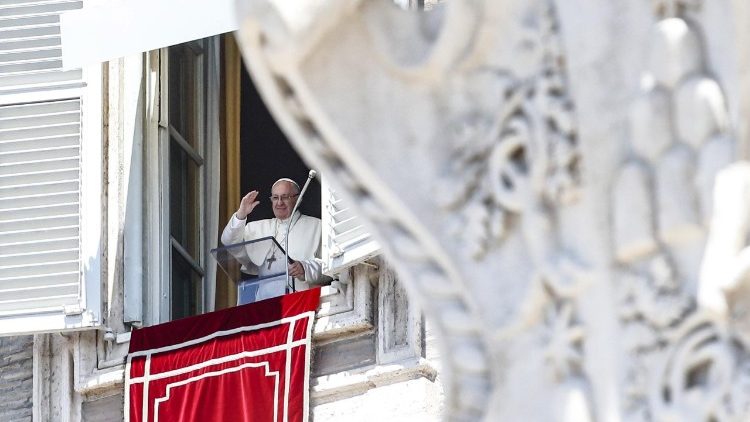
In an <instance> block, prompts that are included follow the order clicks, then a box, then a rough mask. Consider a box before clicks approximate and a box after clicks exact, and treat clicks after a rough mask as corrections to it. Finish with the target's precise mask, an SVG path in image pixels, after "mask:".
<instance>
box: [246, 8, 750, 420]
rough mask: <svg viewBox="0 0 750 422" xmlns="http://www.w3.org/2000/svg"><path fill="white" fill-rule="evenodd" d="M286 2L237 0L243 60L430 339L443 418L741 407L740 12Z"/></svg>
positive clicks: (746, 289) (744, 313) (676, 413)
mask: <svg viewBox="0 0 750 422" xmlns="http://www.w3.org/2000/svg"><path fill="white" fill-rule="evenodd" d="M293 3H294V5H292V2H285V1H282V0H255V1H252V0H241V1H240V2H239V6H238V11H239V16H240V18H241V19H240V24H241V30H240V41H241V46H242V50H243V54H244V56H245V60H246V63H247V65H248V67H249V69H250V70H251V73H252V76H253V78H254V79H255V81H256V84H257V85H258V87H259V90H260V91H261V94H262V95H263V97H264V99H265V101H266V103H267V104H268V105H269V108H270V109H271V110H272V112H273V113H274V115H275V117H276V119H277V120H278V121H279V122H280V124H281V126H282V127H283V129H284V130H285V131H286V133H287V134H288V136H289V138H290V140H291V141H292V143H293V144H294V145H295V147H296V148H297V149H298V151H299V152H300V154H301V155H302V156H303V158H304V159H305V160H306V161H308V162H309V164H310V165H311V166H313V167H315V168H317V169H319V170H320V171H321V173H322V174H323V175H324V177H326V178H327V179H328V180H329V181H330V183H331V184H332V185H334V186H335V187H336V188H337V191H340V192H341V193H342V194H343V195H344V196H345V197H347V198H348V199H349V200H350V201H352V203H353V204H354V205H355V208H356V210H357V211H358V214H359V216H360V217H361V218H363V220H364V221H365V222H366V224H367V225H368V227H369V229H370V230H371V231H372V232H373V234H374V235H375V236H376V237H377V238H378V239H379V241H380V243H381V244H382V245H383V247H384V250H385V254H386V257H387V259H388V261H389V262H390V263H391V264H392V265H393V267H394V268H395V269H396V271H397V272H398V274H399V279H400V280H402V281H403V282H404V285H405V287H406V289H407V292H408V293H409V294H410V295H411V297H413V298H414V299H416V300H417V301H418V302H419V305H420V307H421V309H423V310H424V312H425V314H426V316H427V318H428V319H429V320H430V321H431V324H433V327H434V328H435V329H436V330H437V331H438V332H439V338H440V341H441V345H442V348H443V352H442V353H441V355H442V356H443V359H444V362H443V365H442V373H441V377H442V379H443V382H444V383H445V388H446V395H445V400H446V404H445V411H446V415H445V416H446V418H447V419H448V420H477V419H484V420H493V421H494V420H566V421H594V420H626V421H657V420H658V421H687V420H695V421H714V420H715V421H725V420H726V421H729V420H744V419H747V418H748V417H750V407H748V406H750V399H748V397H750V395H748V388H749V387H750V378H749V377H750V359H748V351H749V350H750V349H748V347H750V336H748V335H747V334H746V332H747V329H746V328H747V327H748V326H750V316H748V312H750V306H748V303H750V302H749V301H748V299H747V293H750V282H749V281H748V277H747V274H748V268H750V266H748V264H747V262H750V261H747V258H746V257H745V255H747V254H746V250H745V248H746V246H747V245H746V242H747V235H748V234H750V233H748V228H749V225H750V217H749V215H750V214H748V213H747V212H737V211H736V210H735V211H733V210H734V209H735V208H733V207H738V208H737V209H740V210H746V209H747V200H748V199H750V197H749V196H748V192H750V191H749V190H748V187H750V172H748V171H747V170H746V168H742V167H737V168H734V169H735V170H734V172H729V173H724V172H725V171H727V169H729V168H730V167H729V166H730V165H731V163H732V162H734V161H736V160H738V159H739V155H738V153H737V151H738V150H744V149H746V148H741V146H742V144H740V145H738V144H739V143H740V142H741V141H742V138H741V136H742V135H744V136H746V135H747V129H745V126H746V123H742V122H745V121H746V120H747V117H745V116H746V115H747V110H748V107H747V106H748V105H749V104H745V102H743V100H742V99H741V96H740V95H739V94H738V93H737V91H738V90H739V89H741V88H743V87H744V85H743V83H744V82H743V79H742V78H740V77H739V76H738V75H740V74H741V73H742V69H745V68H747V65H748V58H747V57H745V56H744V55H742V54H740V52H739V50H735V49H734V48H735V47H733V46H732V45H727V44H726V43H725V41H727V40H732V41H735V43H736V45H737V46H738V45H742V43H741V42H740V41H745V38H746V37H747V34H745V33H744V32H742V31H741V30H737V31H736V32H731V31H732V28H744V27H746V26H747V25H746V23H747V22H748V19H747V18H746V17H747V16H750V13H748V11H747V10H746V8H745V7H743V6H741V5H740V3H741V2H737V1H728V0H722V1H717V2H711V3H708V2H706V3H705V4H704V2H702V1H698V0H643V1H635V2H626V3H622V2H587V1H585V0H574V1H566V2H553V1H551V0H533V1H521V0H498V1H490V0H465V1H464V0H462V1H458V0H455V1H450V2H444V3H442V4H439V5H437V6H436V7H435V8H433V10H432V11H430V12H424V13H409V12H406V11H403V10H401V9H399V8H398V7H396V6H395V5H393V4H392V2H387V1H349V0H346V1H344V0H328V1H320V2H302V3H298V2H293ZM733 25H734V26H733ZM736 48H738V47H736ZM727 93H730V94H727ZM741 112H744V113H745V114H744V115H741ZM717 174H722V175H724V176H720V177H719V179H722V178H724V179H725V180H727V182H726V184H725V185H726V186H728V187H725V188H724V190H723V191H719V190H717V194H716V196H714V191H715V188H716V187H717V186H718V185H717V184H716V183H715V180H717V177H716V175H717ZM722 186H724V185H722ZM738 186H739V187H738ZM722 192H723V193H722ZM731 198H735V200H734V201H732V200H731ZM717 216H728V217H727V218H728V219H729V220H721V221H719V220H717ZM738 232H739V234H738ZM707 240H708V243H707ZM706 245H708V246H706ZM540 404H543V405H540Z"/></svg>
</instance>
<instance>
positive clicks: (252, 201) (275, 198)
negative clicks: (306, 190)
mask: <svg viewBox="0 0 750 422" xmlns="http://www.w3.org/2000/svg"><path fill="white" fill-rule="evenodd" d="M299 192H300V188H299V185H298V184H297V183H296V182H294V181H293V180H291V179H287V178H282V179H279V180H277V181H276V182H275V183H274V184H273V186H271V205H272V208H273V214H274V216H275V218H269V219H265V220H257V221H251V222H250V223H247V224H246V222H247V216H248V215H249V214H250V213H251V212H252V211H253V209H255V207H256V206H257V205H258V204H259V203H260V201H258V200H257V198H258V191H256V190H254V191H251V192H250V193H248V194H247V195H245V196H244V197H243V198H242V200H241V201H240V206H239V208H238V209H237V212H235V213H234V215H233V216H232V218H231V219H230V220H229V222H228V223H227V226H226V227H225V228H224V231H223V232H222V234H221V242H222V243H223V244H224V245H231V244H235V243H241V242H245V241H249V240H254V239H259V238H262V237H267V236H273V237H274V238H276V240H277V241H278V243H279V244H280V245H281V246H282V247H284V245H286V235H287V229H288V228H289V246H288V247H289V258H290V260H291V261H292V262H291V263H289V264H288V266H289V276H290V277H293V278H294V284H295V288H296V290H305V289H308V288H309V287H310V284H319V283H323V282H325V281H327V280H329V278H328V277H326V276H324V275H323V274H322V271H321V268H322V261H321V260H320V259H319V258H320V249H321V245H320V238H321V226H320V219H319V218H315V217H310V216H307V215H303V214H301V213H300V212H299V211H296V212H295V213H294V215H291V213H292V210H293V209H294V205H295V204H296V202H297V198H298V196H299ZM290 225H291V227H290ZM272 243H273V242H259V243H251V244H249V245H246V246H244V247H243V250H238V251H234V252H232V254H233V255H234V256H235V257H236V258H237V259H238V260H239V261H240V262H241V263H242V264H243V266H242V267H243V268H242V270H243V272H246V273H250V274H257V275H258V276H260V277H263V276H266V275H270V274H278V273H282V272H285V271H286V268H284V266H283V264H284V260H285V257H284V252H283V251H281V250H279V249H278V247H277V246H276V245H275V244H272ZM269 244H271V245H270V246H269ZM276 295H277V293H272V292H263V286H262V285H261V287H260V290H259V291H258V297H257V299H263V298H266V297H272V296H276Z"/></svg>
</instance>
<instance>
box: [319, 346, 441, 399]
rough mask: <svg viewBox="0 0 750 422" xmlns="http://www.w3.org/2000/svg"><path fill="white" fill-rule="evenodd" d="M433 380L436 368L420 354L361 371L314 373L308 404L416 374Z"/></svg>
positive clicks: (357, 393)
mask: <svg viewBox="0 0 750 422" xmlns="http://www.w3.org/2000/svg"><path fill="white" fill-rule="evenodd" d="M420 377H422V378H427V379H428V380H430V381H435V378H436V377H437V370H436V369H435V368H434V366H433V365H432V364H431V363H430V362H429V361H427V360H426V359H424V358H419V359H414V358H412V359H405V360H402V361H399V362H394V363H390V364H387V365H377V366H372V367H370V368H367V369H364V370H362V371H361V372H355V371H344V372H340V373H337V374H332V375H325V376H321V377H317V378H315V379H313V380H312V382H311V391H312V394H311V399H312V405H313V406H317V405H322V404H325V403H330V402H333V401H337V400H343V399H346V398H349V397H354V396H357V395H360V394H364V393H366V392H367V391H369V390H371V389H373V388H377V387H383V386H387V385H391V384H395V383H399V382H404V381H409V380H413V379H417V378H420Z"/></svg>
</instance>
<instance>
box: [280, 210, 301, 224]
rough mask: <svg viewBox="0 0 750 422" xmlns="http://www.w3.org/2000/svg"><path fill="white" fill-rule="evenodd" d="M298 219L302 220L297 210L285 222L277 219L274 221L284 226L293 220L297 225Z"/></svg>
mask: <svg viewBox="0 0 750 422" xmlns="http://www.w3.org/2000/svg"><path fill="white" fill-rule="evenodd" d="M300 218H302V214H301V213H300V212H299V210H297V211H295V212H294V214H292V215H291V216H290V217H289V218H287V219H285V220H282V219H280V218H277V219H276V221H278V222H279V224H280V225H282V226H286V225H287V224H289V222H290V221H292V220H294V222H295V223H297V221H299V219H300Z"/></svg>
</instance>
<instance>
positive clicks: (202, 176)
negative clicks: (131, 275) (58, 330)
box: [154, 39, 207, 323]
mask: <svg viewBox="0 0 750 422" xmlns="http://www.w3.org/2000/svg"><path fill="white" fill-rule="evenodd" d="M186 44H188V47H190V48H191V50H193V51H194V53H195V54H196V56H195V60H196V62H197V63H196V68H198V69H199V71H198V72H197V73H199V76H198V77H196V78H195V80H194V86H193V89H194V91H195V92H196V94H197V95H196V97H195V99H194V101H195V109H194V110H195V114H196V116H197V117H198V118H199V122H198V124H197V126H196V133H195V135H196V146H197V148H192V147H190V146H189V145H182V143H181V142H180V141H177V142H178V144H180V146H181V147H182V149H183V150H184V151H185V152H186V153H187V154H188V156H189V157H191V156H193V155H198V157H200V159H201V160H202V161H201V163H200V164H199V165H198V175H197V181H198V193H197V198H198V200H197V201H196V203H197V205H198V207H199V210H198V216H197V223H198V239H197V242H198V247H197V255H198V256H197V257H191V256H190V255H189V253H188V254H187V255H188V256H187V257H186V256H185V255H186V254H185V253H180V255H181V256H182V257H183V259H185V260H186V261H187V262H188V263H189V264H191V266H193V267H195V266H196V265H197V266H198V267H199V268H200V269H201V270H202V273H201V274H200V276H201V284H202V285H201V294H200V297H199V298H198V300H197V306H198V309H197V313H198V314H200V313H203V312H204V311H205V309H206V303H205V296H206V287H207V286H206V265H207V262H206V261H207V257H206V255H207V254H206V251H204V249H205V248H204V245H205V244H206V228H205V221H204V220H205V216H206V210H205V207H206V205H207V204H206V201H205V196H206V168H205V162H206V153H207V149H206V137H205V131H206V109H205V101H206V95H205V90H206V68H207V66H206V57H207V56H206V51H207V48H206V45H205V44H206V41H205V39H203V40H195V41H189V42H187V43H186ZM172 48H174V46H170V47H165V48H163V49H161V50H160V54H159V94H158V95H159V112H158V116H159V117H158V129H157V130H158V143H159V175H160V177H159V189H160V192H161V195H160V206H159V210H160V211H161V215H160V219H161V230H160V233H161V247H160V251H161V265H160V272H161V277H160V280H161V283H160V299H161V300H159V319H158V320H157V321H154V323H156V322H166V321H170V320H172V319H173V314H172V312H173V306H172V254H173V251H175V250H177V251H181V252H182V251H185V248H184V246H183V245H181V244H180V243H179V241H177V240H176V239H175V238H174V237H173V236H172V234H171V229H170V227H171V226H170V223H171V214H170V211H171V210H170V206H171V204H170V195H171V190H170V189H171V180H170V165H171V163H170V152H171V148H172V146H171V145H172V143H171V137H172V136H173V135H174V134H173V133H172V132H173V131H174V132H176V133H179V130H178V129H177V128H175V127H174V126H173V125H172V124H171V122H170V118H169V116H170V115H169V112H170V110H169V106H170V103H169V98H170V94H171V93H170V92H169V91H170V89H169V86H170V85H169V54H170V51H169V50H170V49H172ZM180 135H181V134H180ZM186 147H188V150H186ZM196 149H197V151H196ZM189 159H192V158H189ZM196 164H197V163H196ZM185 252H186V251H185ZM188 257H189V258H191V259H188ZM196 258H197V259H196Z"/></svg>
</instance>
